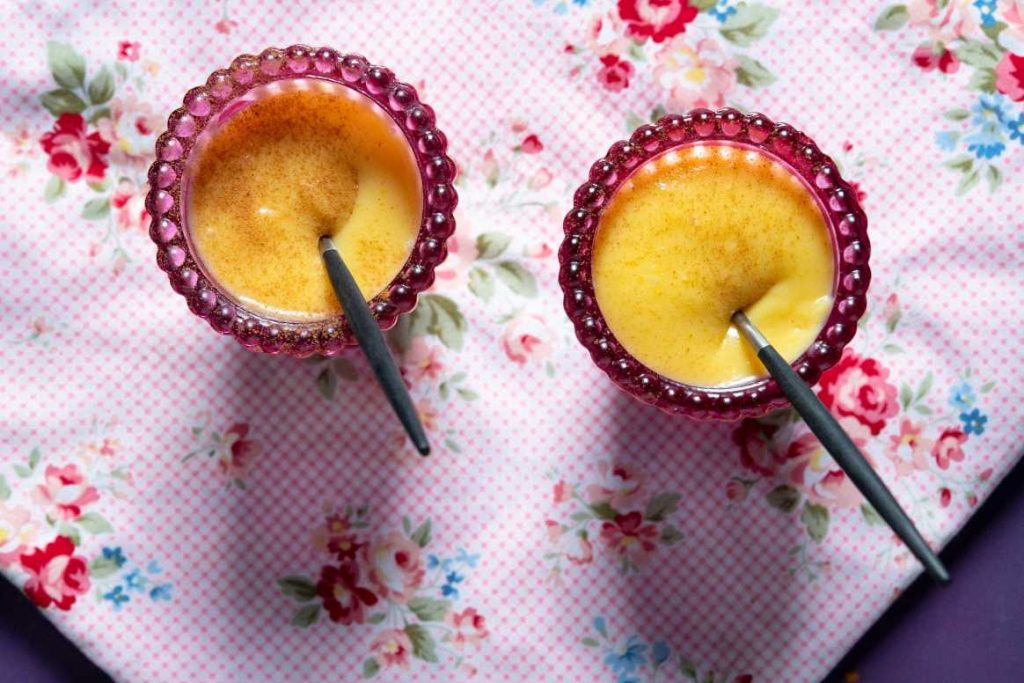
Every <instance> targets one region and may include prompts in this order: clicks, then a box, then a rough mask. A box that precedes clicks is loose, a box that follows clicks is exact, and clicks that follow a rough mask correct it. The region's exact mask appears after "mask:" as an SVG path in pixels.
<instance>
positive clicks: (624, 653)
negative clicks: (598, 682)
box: [604, 636, 647, 677]
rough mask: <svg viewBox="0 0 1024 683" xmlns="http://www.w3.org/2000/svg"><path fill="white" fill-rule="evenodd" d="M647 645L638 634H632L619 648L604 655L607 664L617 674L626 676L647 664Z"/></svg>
mask: <svg viewBox="0 0 1024 683" xmlns="http://www.w3.org/2000/svg"><path fill="white" fill-rule="evenodd" d="M646 653H647V645H646V644H645V643H643V642H641V640H640V638H638V637H637V636H631V637H630V638H629V640H627V641H626V642H625V643H624V644H622V645H620V646H619V647H618V649H615V650H610V651H609V652H608V653H607V654H605V656H604V663H605V664H607V665H608V666H609V667H610V668H611V670H612V671H613V672H615V674H616V675H617V676H620V677H622V676H626V675H628V674H631V673H633V672H634V671H636V669H637V667H640V666H644V665H646V664H647V654H646Z"/></svg>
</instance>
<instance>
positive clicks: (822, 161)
mask: <svg viewBox="0 0 1024 683" xmlns="http://www.w3.org/2000/svg"><path fill="white" fill-rule="evenodd" d="M701 142H704V143H715V142H719V143H732V144H739V145H742V146H746V147H749V148H752V149H755V150H757V151H759V152H761V153H763V154H765V155H766V156H768V157H769V158H771V159H774V160H777V161H779V162H781V163H782V164H784V165H785V166H786V167H788V168H789V169H790V170H791V171H792V172H793V173H795V174H796V175H797V176H798V177H800V178H801V179H802V180H803V182H804V184H805V185H806V186H807V187H808V188H809V189H810V190H811V192H812V193H813V195H814V196H815V198H816V200H817V201H818V203H819V206H820V207H821V209H822V212H823V214H824V216H825V219H826V223H827V225H828V230H829V233H830V236H831V238H832V243H833V251H834V254H835V256H836V276H835V292H834V303H833V305H832V310H831V311H830V312H829V315H828V317H827V318H826V320H825V323H824V325H823V326H822V328H821V331H820V332H819V334H818V336H817V338H816V339H815V340H814V342H813V343H812V344H811V346H810V347H809V348H808V349H807V350H806V351H805V352H804V353H803V354H802V355H801V356H800V357H799V358H797V359H796V360H795V361H794V362H793V368H794V369H795V370H796V371H797V373H798V374H799V375H800V377H802V378H803V379H804V381H806V382H807V383H808V384H809V385H813V384H814V383H815V382H817V381H818V379H819V378H820V377H821V375H822V373H823V372H825V371H826V370H828V369H829V368H830V367H832V366H833V365H834V364H835V363H836V362H837V361H838V360H839V358H840V357H841V356H842V353H843V349H844V348H845V347H846V345H847V344H849V343H850V341H851V340H852V339H853V337H854V335H855V334H856V332H857V321H858V320H859V319H860V317H861V316H862V315H863V314H864V311H865V309H866V307H867V289H868V284H869V283H870V281H871V270H870V268H869V267H868V259H869V257H870V253H871V246H870V243H869V241H868V234H867V217H866V216H865V215H864V211H863V210H862V209H861V207H860V203H859V202H858V201H857V194H856V192H855V191H854V190H853V188H851V187H850V184H849V183H847V182H846V181H845V180H843V179H842V177H841V176H840V174H839V170H838V168H837V167H836V164H835V162H834V161H833V160H832V159H831V158H830V157H829V156H827V155H826V154H823V153H822V152H821V151H820V150H819V149H818V147H817V145H816V144H815V143H814V141H813V140H811V138H809V137H808V136H807V135H805V134H804V133H802V132H800V131H798V130H796V129H795V128H793V127H792V126H790V125H788V124H785V123H774V122H773V121H771V120H770V119H769V118H768V117H766V116H764V115H763V114H758V113H751V114H746V115H744V114H742V113H741V112H739V111H737V110H735V109H721V110H719V111H711V110H709V109H694V110H692V111H690V112H687V113H686V114H671V115H668V116H663V117H662V118H661V119H659V120H658V121H657V122H656V123H654V124H646V125H643V126H640V127H639V128H637V129H636V130H635V131H633V134H632V135H631V136H630V138H629V140H622V141H619V142H616V143H615V144H614V145H612V146H611V148H610V149H609V150H608V153H607V154H606V155H605V156H604V157H603V158H601V159H599V160H598V161H596V162H595V163H594V164H593V165H592V166H591V168H590V175H589V179H588V180H587V182H585V183H584V184H582V185H581V186H580V187H579V188H578V189H577V190H576V193H575V195H574V197H573V208H572V210H571V211H570V212H569V213H568V214H567V215H566V217H565V221H564V223H563V229H564V232H565V238H564V240H563V241H562V245H561V247H560V248H559V252H558V262H559V277H558V281H559V284H560V285H561V288H562V292H563V294H564V302H563V303H564V307H565V312H566V313H567V314H568V316H569V319H570V320H571V321H572V323H573V326H574V327H575V330H576V336H577V338H578V339H579V340H580V343H582V344H583V346H584V347H585V348H586V349H587V350H588V351H589V352H590V356H591V358H592V359H593V360H594V363H595V364H596V365H597V366H598V367H599V368H600V369H601V370H603V371H604V372H605V373H606V374H607V375H608V376H609V377H610V378H611V379H612V381H613V382H615V384H616V385H618V386H619V388H621V389H622V390H624V391H625V392H627V393H629V394H631V395H632V396H634V397H636V398H638V399H640V400H641V401H644V402H645V403H650V404H653V405H655V406H657V407H659V408H661V409H662V410H664V411H666V412H668V413H672V414H680V415H686V416H688V417H692V418H697V419H722V420H732V419H739V418H742V417H755V416H758V415H763V414H765V413H767V412H769V411H771V410H773V409H776V408H781V407H783V406H785V405H786V399H785V397H783V396H782V393H781V391H780V390H779V387H778V384H776V382H775V380H773V379H771V378H770V377H761V378H756V379H753V380H750V381H749V382H744V383H740V384H733V385H728V386H723V387H699V386H691V385H687V384H683V383H681V382H677V381H675V380H672V379H669V378H667V377H664V376H663V375H660V374H658V373H657V372H655V371H654V370H651V369H650V368H649V367H647V366H646V365H644V364H643V363H641V362H640V361H638V360H637V359H636V358H634V357H633V356H632V355H631V354H630V353H629V352H628V351H626V349H625V348H623V346H622V345H621V344H620V343H619V341H618V340H617V339H616V338H615V335H614V334H613V333H612V331H611V330H610V329H609V328H608V325H607V323H606V322H605V319H604V316H603V315H602V313H601V310H600V307H599V306H598V304H597V298H596V297H595V295H594V283H593V281H592V279H591V271H590V266H591V256H592V249H593V242H594V234H595V233H596V231H597V228H598V226H599V224H600V219H601V215H602V212H603V211H604V208H605V206H606V204H607V200H608V199H609V198H610V197H611V196H612V195H613V194H614V193H615V191H616V190H617V189H618V188H619V186H620V185H621V184H622V183H623V182H624V181H625V180H626V179H627V178H628V177H629V176H630V175H631V174H632V172H633V171H635V170H636V169H638V168H640V167H641V166H643V165H644V164H645V163H646V162H648V161H650V160H651V159H653V158H654V157H656V156H659V155H661V154H663V153H664V152H666V151H669V150H671V149H674V148H677V147H681V146H684V145H689V144H693V143H701Z"/></svg>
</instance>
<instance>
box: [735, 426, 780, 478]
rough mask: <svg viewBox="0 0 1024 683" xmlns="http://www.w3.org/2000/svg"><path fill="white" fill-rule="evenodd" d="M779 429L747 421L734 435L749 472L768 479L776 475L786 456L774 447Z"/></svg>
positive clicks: (742, 459) (742, 461) (741, 458)
mask: <svg viewBox="0 0 1024 683" xmlns="http://www.w3.org/2000/svg"><path fill="white" fill-rule="evenodd" d="M778 429H779V428H778V427H776V426H775V425H770V424H762V423H760V422H758V421H757V420H752V419H749V418H748V419H746V420H744V421H743V422H741V423H740V426H739V427H737V428H736V430H735V431H733V433H732V442H733V443H734V444H736V445H737V446H739V447H740V462H741V463H742V464H743V466H744V467H746V468H747V469H748V470H751V471H753V472H757V473H758V474H762V475H764V476H766V477H770V476H771V475H773V474H775V472H776V471H778V469H779V465H781V464H782V463H783V462H785V455H784V454H783V453H782V452H781V450H780V449H777V448H774V447H773V446H772V437H773V436H775V433H776V432H777V431H778Z"/></svg>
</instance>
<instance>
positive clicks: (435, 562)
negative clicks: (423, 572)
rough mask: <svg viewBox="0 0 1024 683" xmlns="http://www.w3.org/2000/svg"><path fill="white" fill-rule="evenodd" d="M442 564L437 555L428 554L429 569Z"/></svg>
mask: <svg viewBox="0 0 1024 683" xmlns="http://www.w3.org/2000/svg"><path fill="white" fill-rule="evenodd" d="M440 564H441V560H439V559H438V558H437V555H427V569H436V568H437V567H438V565H440Z"/></svg>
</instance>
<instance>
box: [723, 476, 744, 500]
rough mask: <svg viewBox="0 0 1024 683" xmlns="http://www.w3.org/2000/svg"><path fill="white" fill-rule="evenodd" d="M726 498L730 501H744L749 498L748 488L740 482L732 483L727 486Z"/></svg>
mask: <svg viewBox="0 0 1024 683" xmlns="http://www.w3.org/2000/svg"><path fill="white" fill-rule="evenodd" d="M725 497H726V498H728V499H729V500H733V501H737V500H743V499H744V498H746V497H747V487H746V486H744V485H743V482H740V481H735V480H733V481H730V482H729V483H728V484H726V485H725Z"/></svg>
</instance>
